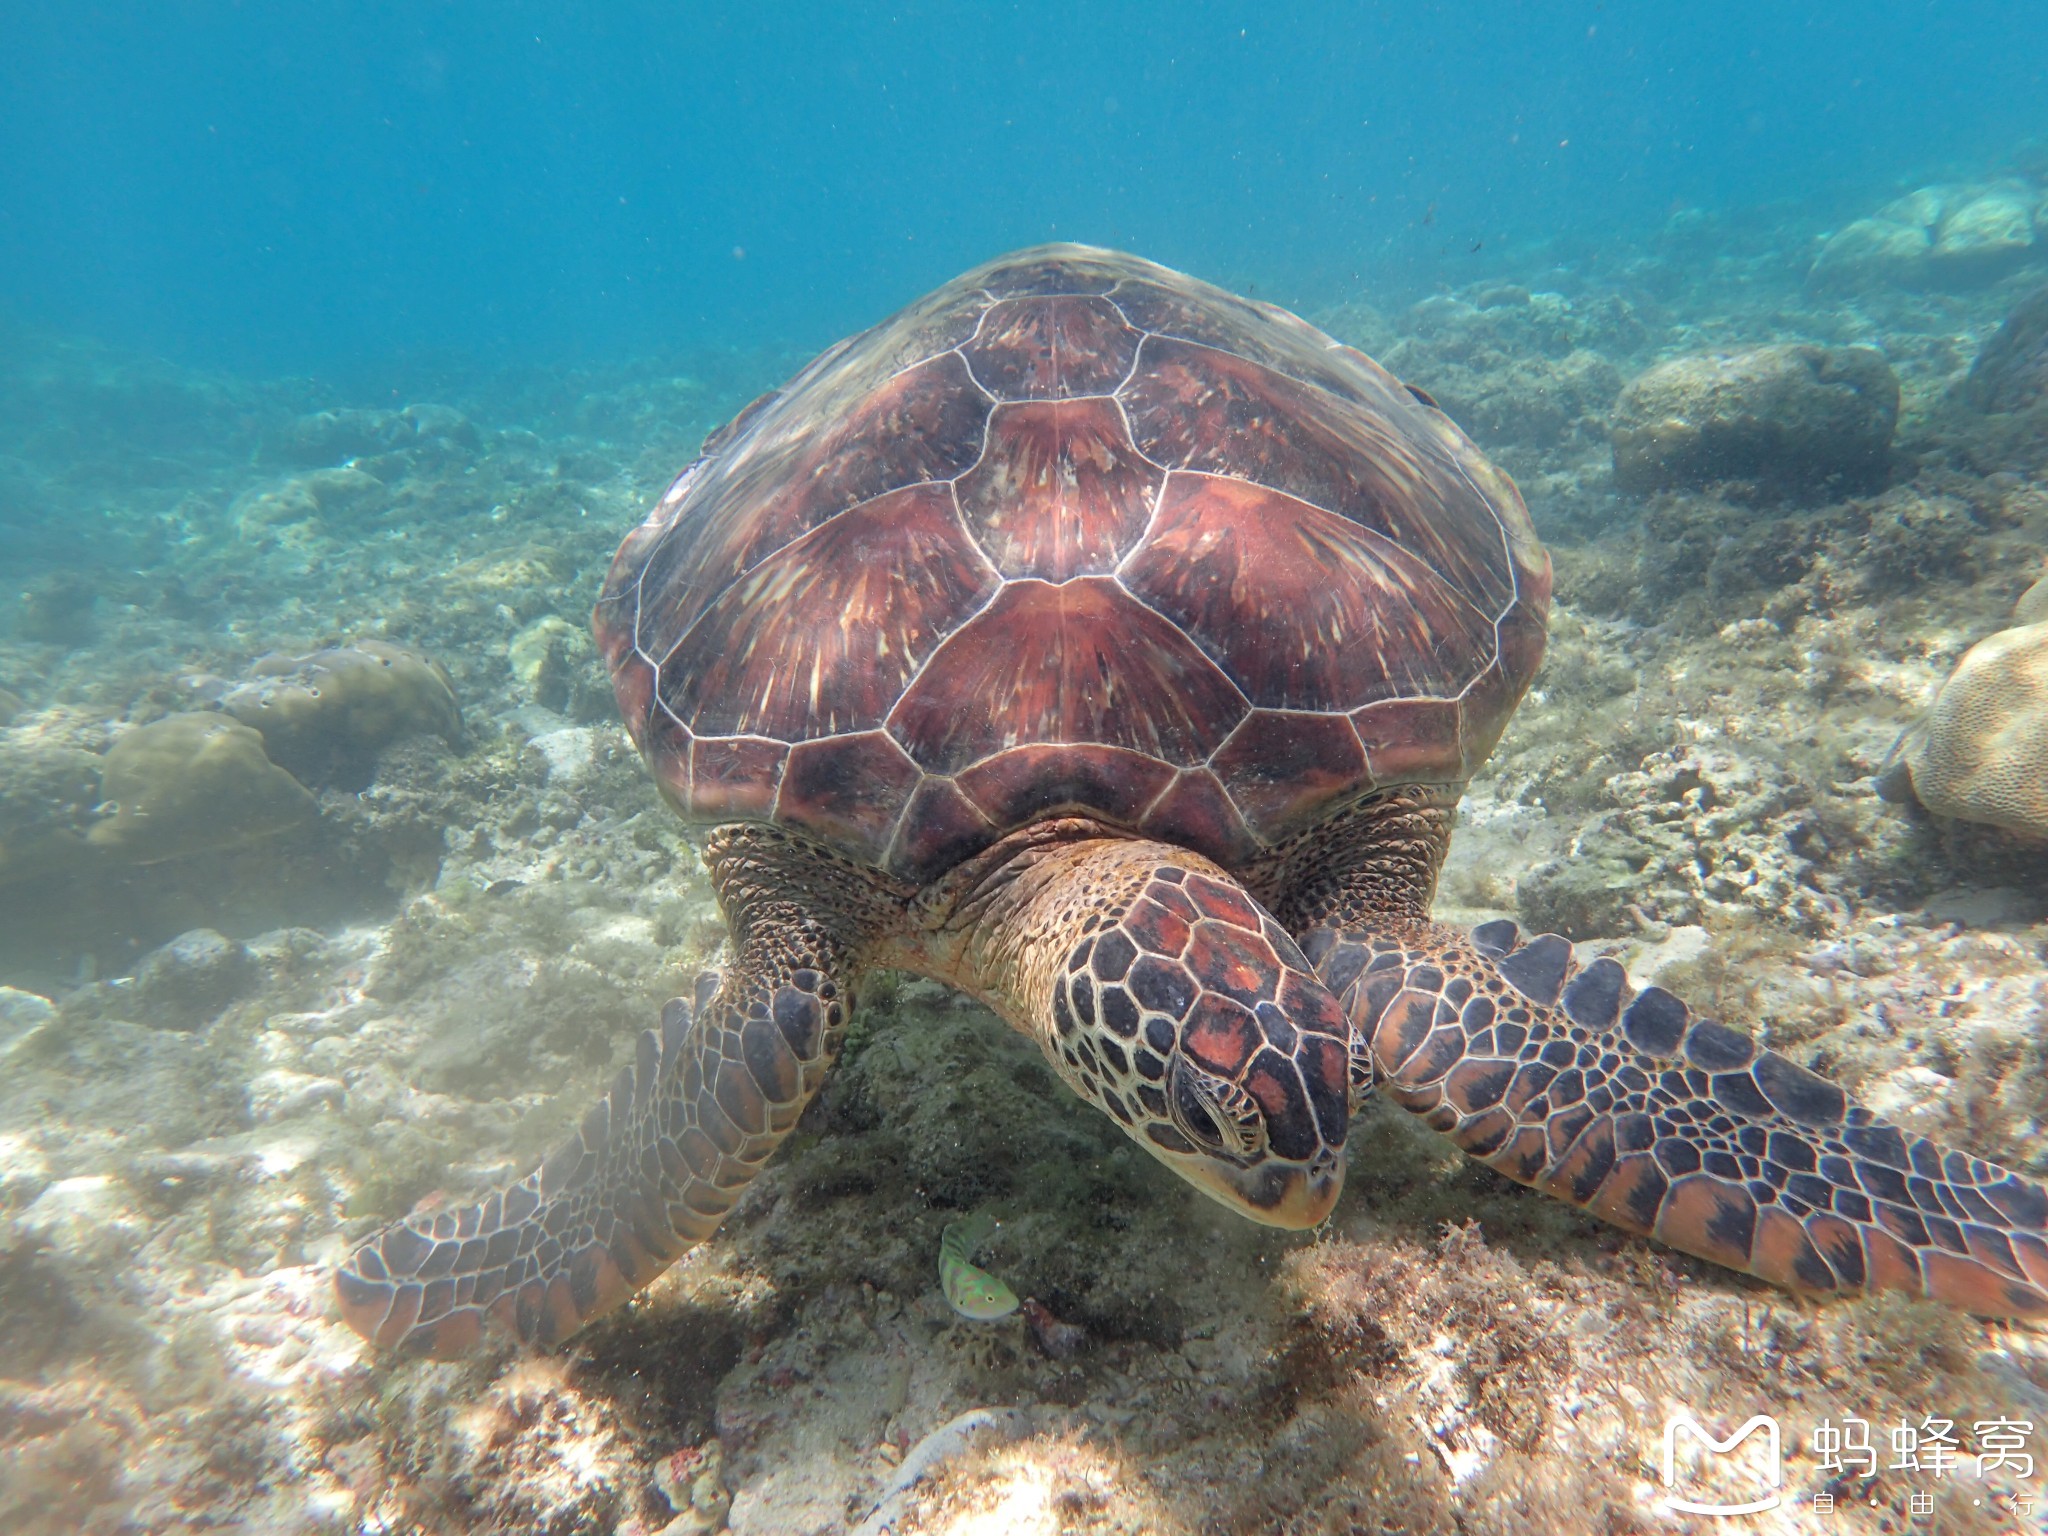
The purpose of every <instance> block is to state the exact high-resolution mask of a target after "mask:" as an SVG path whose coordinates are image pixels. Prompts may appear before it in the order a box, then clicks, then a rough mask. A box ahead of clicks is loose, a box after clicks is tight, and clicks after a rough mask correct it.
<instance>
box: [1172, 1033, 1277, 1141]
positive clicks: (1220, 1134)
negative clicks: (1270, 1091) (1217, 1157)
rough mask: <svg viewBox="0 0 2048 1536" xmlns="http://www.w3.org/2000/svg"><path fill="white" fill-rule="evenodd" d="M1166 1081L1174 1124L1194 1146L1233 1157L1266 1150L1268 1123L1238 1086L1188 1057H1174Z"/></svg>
mask: <svg viewBox="0 0 2048 1536" xmlns="http://www.w3.org/2000/svg"><path fill="white" fill-rule="evenodd" d="M1167 1079H1168V1081H1167V1087H1168V1089H1169V1092H1168V1094H1167V1099H1166V1102H1167V1106H1168V1108H1169V1109H1170V1110H1171V1111H1172V1114H1173V1123H1174V1125H1175V1126H1177V1127H1178V1128H1179V1129H1180V1131H1181V1133H1182V1134H1183V1135H1184V1136H1186V1137H1187V1138H1188V1139H1189V1140H1190V1141H1192V1142H1194V1143H1195V1145H1197V1146H1199V1147H1202V1148H1205V1149H1206V1150H1208V1151H1211V1152H1217V1153H1221V1154H1222V1155H1223V1156H1225V1157H1231V1158H1245V1157H1255V1156H1257V1155H1258V1154H1259V1153H1260V1152H1262V1151H1263V1150H1265V1146H1266V1122H1265V1120H1264V1119H1263V1118H1262V1117H1261V1116H1260V1114H1259V1106H1258V1104H1257V1102H1256V1101H1255V1100H1254V1099H1253V1098H1252V1096H1251V1095H1250V1094H1248V1093H1246V1092H1245V1091H1244V1090H1243V1089H1242V1088H1240V1087H1238V1086H1237V1084H1235V1083H1233V1082H1229V1081H1226V1080H1225V1079H1223V1078H1220V1077H1217V1076H1215V1075H1214V1074H1212V1073H1208V1072H1204V1071H1203V1070H1202V1069H1201V1068H1200V1067H1198V1066H1196V1065H1195V1064H1194V1063H1193V1062H1191V1061H1189V1060H1188V1059H1187V1058H1186V1057H1185V1056H1175V1057H1174V1059H1173V1065H1172V1066H1171V1067H1170V1068H1169V1069H1168V1071H1167Z"/></svg>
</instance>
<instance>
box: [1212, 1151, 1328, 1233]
mask: <svg viewBox="0 0 2048 1536" xmlns="http://www.w3.org/2000/svg"><path fill="white" fill-rule="evenodd" d="M1175 1171H1176V1172H1179V1173H1182V1174H1184V1175H1186V1176H1187V1177H1188V1178H1189V1180H1190V1181H1191V1182H1192V1183H1193V1184H1194V1185H1195V1186H1196V1187H1197V1188H1198V1189H1200V1190H1202V1191H1203V1192H1204V1193H1205V1194H1208V1195H1210V1196H1212V1197H1213V1198H1215V1199H1216V1200H1218V1201H1220V1202H1221V1203H1222V1204H1224V1205H1227V1206H1229V1207H1230V1208H1231V1209H1232V1210H1233V1211H1236V1212H1237V1213H1238V1214H1239V1215H1240V1216H1248V1217H1250V1218H1251V1219H1252V1220H1253V1221H1256V1222H1258V1223H1260V1224H1261V1225H1262V1226H1268V1227H1287V1228H1289V1229H1291V1230H1294V1231H1301V1230H1303V1229H1306V1228H1308V1227H1319V1226H1321V1225H1322V1224H1323V1223H1324V1222H1325V1221H1326V1220H1328V1219H1329V1215H1330V1211H1331V1209H1332V1208H1333V1207H1334V1206H1335V1205H1336V1204H1337V1196H1338V1195H1339V1194H1341V1193H1342V1192H1343V1189H1344V1160H1343V1154H1342V1153H1339V1152H1323V1153H1319V1154H1318V1155H1317V1157H1316V1158H1315V1159H1314V1160H1313V1161H1312V1162H1310V1163H1307V1164H1303V1163H1286V1162H1278V1161H1275V1160H1272V1159H1268V1160H1266V1161H1265V1162H1261V1163H1256V1164H1254V1165H1253V1166H1251V1167H1249V1168H1239V1167H1236V1166H1234V1165H1233V1164H1230V1163H1226V1162H1222V1161H1219V1160H1217V1159H1215V1158H1204V1159H1203V1160H1202V1166H1201V1168H1200V1170H1199V1172H1197V1171H1194V1170H1191V1169H1189V1168H1188V1167H1187V1165H1186V1164H1185V1163H1184V1162H1183V1163H1180V1164H1177V1165H1176V1166H1175Z"/></svg>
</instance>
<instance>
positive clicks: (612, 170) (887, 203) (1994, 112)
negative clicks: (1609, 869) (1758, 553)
mask: <svg viewBox="0 0 2048 1536" xmlns="http://www.w3.org/2000/svg"><path fill="white" fill-rule="evenodd" d="M5 9H6V14H5V15H4V17H0V39H4V43H0V305H4V307H5V309H6V310H7V311H11V312H13V313H14V314H16V315H18V316H21V317H25V318H29V319H32V320H36V321H41V322H48V323H50V324H52V325H55V326H58V327H60V328H63V329H66V330H82V331H86V332H89V333H92V334H95V335H99V336H101V337H103V338H106V339H110V340H117V341H119V342H121V343H124V344H127V345H132V346H136V347H140V348H143V349H150V350H156V351H158V352H161V353H165V354H168V355H171V356H173V357H175V358H177V359H179V360H181V361H188V362H212V363H232V364H235V365H237V366H242V367H248V368H254V369H260V370H263V371H268V372H311V371H328V372H336V371H345V370H349V369H368V370H370V371H373V372H374V371H376V370H377V369H378V368H379V367H382V366H384V365H385V364H386V363H387V362H388V360H389V359H390V358H391V357H393V356H394V355H398V354H422V353H426V354H433V353H453V354H459V355H463V356H467V357H473V358H481V359H489V360H492V361H518V362H524V363H540V364H547V363H550V362H558V361H562V360H565V359H573V358H603V357H610V356H618V355H624V354H630V353H635V352H644V351H648V350H666V349H668V348H671V347H675V346H679V345H689V344H693V343H698V342H710V343H726V342H730V341H736V340H737V341H754V340H759V339H761V338H763V337H772V338H775V339H777V340H787V341H790V342H794V343H798V344H804V345H821V344H823V343H825V342H827V341H829V340H831V339H833V338H834V337H836V336H838V335H839V334H841V333H843V332H845V331H847V330H850V329H853V328H856V327H858V326H860V325H863V324H866V323H868V322H870V321H872V320H873V319H874V318H876V317H877V316H879V315H880V314H883V313H886V312H887V311H888V310H889V309H891V308H893V307H894V306H895V305H896V304H898V303H900V302H902V301H904V300H906V299H908V298H910V297H911V296H913V295H914V294H916V293H919V292H921V291H923V290H925V289H926V288H928V287H930V286H932V285H933V284H935V283H937V282H939V281H941V280H943V279H944V278H945V277H947V276H949V275H950V274H952V273H954V272H956V271H959V270H961V269H963V268H964V267H966V266H969V265H971V264H972V263H974V262H975V261H978V260H981V259H984V258H986V257H987V256H989V255H991V254H993V253H995V252H997V251H1001V250H1005V249H1009V248H1012V247H1016V246H1020V245H1025V244H1029V243H1033V242H1036V241H1040V240H1044V239H1048V238H1072V239H1078V240H1085V241H1091V242H1098V243H1104V244H1110V245H1116V246H1121V247H1125V248H1129V249H1133V250H1136V251H1139V252H1141V253H1143V254H1146V255H1148V256H1151V257H1153V258H1154V259H1157V260H1160V261H1164V262H1167V263H1169V264H1172V265H1177V266H1182V267H1185V268H1188V269H1191V270H1193V271H1196V272H1198V273H1200V274H1202V275H1204V276H1208V277H1211V278H1214V279H1217V280H1220V281H1224V282H1227V283H1233V284H1236V285H1237V286H1240V287H1243V286H1249V285H1254V284H1256V285H1259V286H1260V288H1261V291H1262V292H1264V293H1267V294H1270V295H1271V296H1273V297H1275V298H1279V299H1282V300H1305V299H1307V298H1312V297H1318V296H1321V295H1322V294H1324V293H1326V292H1328V291H1330V290H1332V289H1335V288H1339V287H1341V288H1343V289H1345V290H1351V289H1355V288H1357V287H1360V286H1365V287H1368V288H1380V289H1396V290H1411V289H1415V288H1427V287H1428V286H1429V285H1431V284H1433V283H1437V282H1451V283H1455V282H1461V281H1467V280H1469V279H1470V277H1471V276H1472V275H1473V274H1474V273H1475V272H1478V271H1483V269H1484V264H1485V263H1486V262H1487V261H1488V260H1489V259H1491V256H1490V253H1497V252H1499V251H1501V250H1502V249H1503V247H1512V246H1513V245H1514V243H1515V242H1517V241H1526V240H1528V239H1531V238H1535V237H1563V238H1565V239H1567V240H1571V239H1576V240H1580V241H1584V242H1590V243H1599V242H1607V241H1612V240H1613V239H1615V238H1616V237H1617V236H1619V235H1623V234H1625V233H1627V232H1629V231H1633V230H1641V229H1646V228H1650V227H1653V226H1654V225H1655V224H1657V223H1658V222H1659V221H1660V220H1662V219H1663V218H1664V217H1665V216H1666V215H1667V214H1668V213H1669V212H1670V211H1671V210H1673V209H1674V208H1680V207H1687V206H1707V207H1729V206H1746V205H1757V204H1764V203H1769V202H1772V201H1774V200H1780V199H1792V200H1798V201H1799V202H1801V203H1803V204H1806V205H1809V206H1815V205H1818V206H1822V207H1833V206H1839V207H1841V208H1843V209H1845V210H1846V209H1852V208H1853V209H1859V210H1860V209H1861V208H1862V207H1864V206H1866V205H1868V204H1870V203H1871V202H1873V201H1874V200H1881V196H1882V195H1886V194H1888V192H1889V190H1890V189H1892V188H1894V187H1895V186H1896V185H1897V184H1899V183H1900V182H1901V180H1902V179H1904V181H1905V184H1906V185H1911V184H1913V182H1912V178H1913V177H1914V176H1915V175H1918V176H1919V178H1920V179H1921V180H1926V179H1929V177H1930V176H1931V175H1932V174H1934V173H1936V172H1938V171H1939V170H1940V169H1941V168H1942V167H1943V165H1944V164H1946V163H1947V162H1950V161H1965V162H1970V161H1981V160H1982V159H1984V158H1985V157H1987V156H1989V155H1992V154H1994V153H1998V152H2003V151H2005V150H2008V149H2010V147H2011V146H2012V144H2013V143H2014V142H2015V141H2017V140H2019V139H2021V138H2024V137H2025V136H2026V135H2028V134H2030V133H2039V132H2041V131H2042V129H2043V119H2042V115H2041V111H2040V105H2039V104H2040V102H2041V101H2042V100H2043V99H2044V97H2048V15H2044V12H2043V9H2042V7H2041V5H2040V4H2039V3H2038V0H1889V3H1881V4H1870V3H1851V0H1833V3H1813V4H1801V5H1790V6H1788V5H1783V4H1777V3H1761V0H1745V3H1729V4H1720V5H1714V6H1685V7H1679V6H1674V5H1669V4H1649V3H1604V0H1602V3H1583V0H1577V3H1556V4H1548V3H1546V4H1534V3H1530V4H1516V3H1505V0H1456V3H1436V4H1402V5H1393V4H1343V5H1334V4H1333V5H1320V6H1306V7H1285V8H1282V7H1273V6H1252V5H1242V4H1215V3H1183V4H1175V5H1149V4H1148V5H1138V4H1102V3H1080V0H1054V3H1042V4H1040V3H1034V4H1026V5H1019V4H1001V5H997V4H986V5H977V4H964V3H962V4H929V3H912V4H900V5H892V6H888V7H878V6H841V5H816V4H810V5H794V4H792V5H777V6H772V7H739V6H719V7H712V6H694V5H692V6H681V5H675V4H651V3H619V4H607V5H603V6H591V7H579V6H566V5H544V4H531V3H518V4H506V5H491V6H485V5H480V4H441V3H432V4H418V3H413V4H394V3H383V0H378V3H356V4H342V3H335V0H318V3H309V4H304V5H283V4H274V3H256V4H223V3H217V0H194V3H183V4H175V5H153V4H140V3H132V4H83V3H81V4H76V5H65V6H53V7H30V6H27V5H20V4H17V5H10V6H8V7H6V8H5Z"/></svg>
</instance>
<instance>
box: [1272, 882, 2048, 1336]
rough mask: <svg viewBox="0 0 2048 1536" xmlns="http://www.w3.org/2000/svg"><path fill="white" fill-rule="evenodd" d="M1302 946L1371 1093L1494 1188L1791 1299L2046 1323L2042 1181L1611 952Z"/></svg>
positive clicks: (1482, 936)
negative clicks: (1694, 1002) (1694, 1009)
mask: <svg viewBox="0 0 2048 1536" xmlns="http://www.w3.org/2000/svg"><path fill="white" fill-rule="evenodd" d="M1303 947H1304V949H1305V950H1306V951H1307V952H1308V955H1309V957H1310V959H1311V960H1312V961H1313V962H1314V963H1315V964H1316V968H1317V971H1318V972H1319V974H1320V975H1321V976H1322V978H1323V981H1324V983H1325V984H1326V985H1327V986H1328V987H1329V988H1330V990H1331V991H1332V992H1335V993H1336V994H1337V996H1338V998H1339V1000H1340V1001H1341V1002H1342V1003H1343V1005H1344V1008H1345V1011H1346V1013H1347V1015H1348V1016H1349V1017H1350V1019H1351V1021H1352V1025H1353V1027H1354V1029H1356V1030H1357V1031H1358V1032H1359V1034H1358V1036H1357V1041H1358V1046H1359V1047H1362V1048H1363V1050H1364V1051H1365V1053H1366V1063H1365V1064H1369V1066H1370V1070H1371V1074H1372V1077H1373V1079H1374V1081H1375V1083H1376V1084H1377V1086H1379V1087H1380V1088H1382V1089H1383V1090H1384V1091H1385V1092H1386V1094H1387V1095H1388V1097H1390V1098H1392V1099H1393V1100H1394V1101H1395V1102H1396V1103H1398V1104H1400V1105H1401V1106H1402V1107H1403V1108H1405V1109H1408V1110H1411V1111H1413V1112H1414V1113H1416V1114H1418V1115H1420V1116H1421V1117H1422V1118H1423V1119H1424V1120H1425V1121H1427V1122H1428V1123H1429V1124H1430V1125H1431V1126H1432V1127H1434V1128H1435V1129H1437V1130H1439V1131H1442V1132H1445V1133H1446V1134H1448V1135H1449V1136H1451V1137H1452V1138H1453V1139H1454V1140H1455V1141H1457V1143H1458V1144H1459V1145H1460V1146H1462V1147H1463V1148H1464V1149H1465V1150H1466V1151H1467V1152H1470V1153H1471V1154H1472V1155H1473V1156H1475V1157H1477V1158H1480V1159H1481V1160H1483V1161H1484V1162H1486V1163H1488V1164H1489V1165H1490V1166H1492V1167H1494V1168H1496V1169H1498V1170H1500V1171H1501V1172H1502V1173H1505V1174H1506V1175H1507V1176H1508V1177H1509V1178H1512V1179H1515V1180H1517V1181H1518V1182H1520V1183H1523V1184H1528V1185H1531V1186H1533V1187H1534V1188H1537V1189H1540V1190H1543V1191H1544V1192H1545V1193H1546V1194H1551V1195H1555V1196H1557V1197H1558V1198H1560V1199H1563V1200H1569V1201H1571V1202H1572V1203H1573V1204H1574V1205H1578V1206H1582V1207H1584V1208H1585V1209H1586V1210H1588V1211H1590V1212H1592V1213H1593V1214H1594V1215H1596V1216H1600V1217H1602V1218H1604V1219H1606V1220H1608V1221H1611V1222H1614V1223H1615V1224H1616V1225H1618V1226H1622V1227H1626V1228H1627V1229H1629V1230H1630V1231H1632V1232H1639V1233H1642V1234H1644V1235H1646V1236H1653V1237H1656V1238H1658V1239H1660V1240H1661V1241H1663V1242H1666V1243H1669V1244H1670V1245H1671V1246H1672V1247H1674V1248H1680V1249H1683V1250H1684V1251H1686V1252H1687V1253H1693V1254H1697V1255H1699V1256H1700V1257H1701V1258H1705V1259H1711V1260H1712V1261H1713V1262H1715V1263H1717V1264H1725V1265H1727V1266H1728V1267H1729V1268H1731V1269H1740V1270H1746V1271H1748V1272H1749V1273H1750V1274H1753V1275H1757V1276H1759V1277H1760V1278H1762V1279H1765V1280H1769V1281H1771V1282H1772V1283H1773V1284H1776V1285H1782V1286H1785V1287H1787V1288H1788V1289H1791V1290H1795V1291H1802V1292H1809V1293H1846V1292H1854V1291H1863V1290H1904V1291H1910V1292H1914V1293H1916V1294H1919V1295H1924V1296H1930V1297H1933V1298H1934V1299H1935V1300H1937V1301H1942V1302H1946V1303H1948V1304H1949V1305H1951V1306H1956V1307H1961V1308H1963V1309H1965V1310H1967V1311H1970V1312H1975V1313H1979V1314H1982V1315H1984V1316H1990V1317H2048V1191H2044V1190H2043V1189H2042V1187H2041V1186H2040V1185H2038V1184H2035V1183H2033V1182H2031V1181H2030V1180H2027V1179H2024V1178H2021V1177H2020V1176H2019V1175H2017V1174H2014V1173H2010V1172H2008V1171H2007V1170H2005V1169H2003V1168H2001V1167H1999V1166H1998V1165H1996V1164H1995V1163H1988V1162H1985V1161H1984V1160H1983V1159H1981V1158H1975V1157H1971V1156H1969V1155H1967V1154H1965V1153H1962V1152H1954V1151H1949V1150H1947V1149H1945V1148H1942V1147H1940V1146H1937V1145H1936V1144H1935V1143H1934V1142H1931V1141H1929V1140H1927V1139H1926V1138H1925V1137H1920V1136H1912V1135H1908V1134H1907V1133H1905V1132H1903V1131H1901V1130H1899V1129H1898V1128H1897V1127H1895V1126H1891V1125H1887V1124H1885V1123H1884V1122H1883V1121H1881V1120H1879V1119H1878V1118H1877V1117H1876V1116H1875V1115H1873V1114H1872V1113H1871V1112H1870V1111H1869V1110H1867V1109H1865V1108H1863V1107H1862V1106H1861V1105H1859V1104H1856V1103H1853V1102H1852V1101H1851V1100H1850V1099H1849V1097H1848V1095H1847V1094H1846V1093H1844V1092H1843V1091H1842V1089H1840V1088H1839V1087H1837V1086H1836V1085H1835V1084H1833V1083H1830V1082H1828V1081H1827V1080H1826V1079H1825V1078H1822V1077H1819V1076H1816V1075H1815V1074H1814V1073H1812V1072H1809V1071H1808V1070H1806V1069H1805V1068H1804V1067H1801V1066H1797V1065H1795V1064H1794V1063H1793V1062H1791V1061H1789V1060H1787V1059H1786V1058H1785V1057H1783V1056H1780V1055H1779V1054H1778V1053H1777V1052H1775V1051H1768V1050H1762V1049H1759V1048H1758V1047H1757V1046H1756V1044H1755V1043H1754V1042H1753V1041H1751V1040H1750V1039H1749V1037H1748V1036H1746V1035H1744V1034H1742V1033H1740V1032H1739V1031H1737V1030H1733V1029H1730V1028H1728V1027H1727V1026H1726V1025H1724V1024H1719V1023H1716V1022H1714V1021H1713V1020H1711V1019H1703V1018H1697V1017H1695V1016H1693V1015H1692V1014H1691V1013H1690V1011H1689V1010H1688V1009H1687V1008H1686V1006H1685V1004H1684V1003H1682V1002H1680V1001H1679V1000H1678V999H1677V998H1676V997H1674V996H1672V995H1671V994H1670V993H1669V992H1666V991H1664V990H1663V989H1662V988H1661V987H1644V988H1642V989H1641V990H1640V991H1638V990H1635V989H1633V988H1632V987H1631V986H1630V985H1629V982H1628V979H1627V976H1626V975H1625V974H1624V972H1623V971H1622V968H1621V966H1620V965H1618V964H1616V963H1615V962H1614V961H1612V960H1607V959H1600V960H1595V961H1593V962H1592V963H1591V964H1590V965H1586V966H1583V967H1581V966H1578V965H1577V964H1575V962H1574V960H1573V957H1572V950H1571V945H1570V944H1569V943H1568V942H1567V941H1566V940H1564V939H1562V938H1559V937H1558V936H1557V935H1555V934H1544V935H1542V936H1540V937H1537V938H1534V939H1529V940H1526V941H1523V940H1521V938H1520V935H1519V934H1518V932H1517V930H1516V928H1515V925H1514V924H1513V923H1508V922H1498V923H1487V924H1484V925H1482V926H1481V927H1479V928H1477V929H1475V930H1473V931H1472V932H1471V933H1470V934H1467V933H1464V932H1462V931H1459V930H1456V929H1452V928H1447V927H1444V926H1442V925H1440V924H1435V923H1427V922H1421V921H1391V922H1387V923H1385V924H1374V925H1371V926H1367V927H1360V928H1355V929H1347V930H1346V931H1344V932H1342V933H1338V932H1334V931H1332V930H1330V929H1327V928H1325V929H1319V930H1317V931H1316V932H1314V933H1311V934H1309V935H1308V936H1307V938H1306V941H1305V943H1304V945H1303ZM1355 1048H1357V1047H1355Z"/></svg>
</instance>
